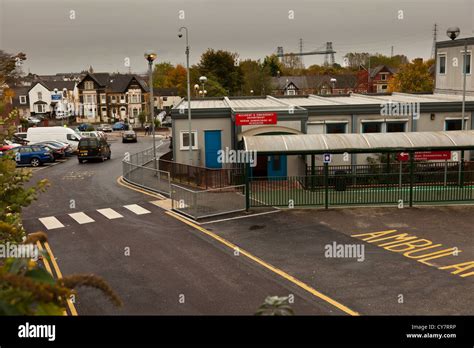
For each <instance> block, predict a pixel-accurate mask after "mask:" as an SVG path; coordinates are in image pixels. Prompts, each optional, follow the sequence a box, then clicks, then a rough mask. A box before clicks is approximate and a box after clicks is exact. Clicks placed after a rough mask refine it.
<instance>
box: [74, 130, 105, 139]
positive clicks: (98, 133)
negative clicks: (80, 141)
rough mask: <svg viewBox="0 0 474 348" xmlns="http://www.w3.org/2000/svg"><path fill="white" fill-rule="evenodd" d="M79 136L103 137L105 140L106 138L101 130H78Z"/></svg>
mask: <svg viewBox="0 0 474 348" xmlns="http://www.w3.org/2000/svg"><path fill="white" fill-rule="evenodd" d="M79 134H80V135H81V136H83V137H88V138H90V137H96V138H99V137H100V138H104V139H105V140H107V135H106V134H105V133H104V132H102V131H93V132H80V133H79Z"/></svg>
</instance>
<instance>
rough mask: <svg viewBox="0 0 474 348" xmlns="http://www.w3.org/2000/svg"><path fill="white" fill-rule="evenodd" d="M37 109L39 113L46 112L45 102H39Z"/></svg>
mask: <svg viewBox="0 0 474 348" xmlns="http://www.w3.org/2000/svg"><path fill="white" fill-rule="evenodd" d="M36 109H37V110H38V111H37V112H38V113H40V114H41V113H43V112H44V105H43V104H37V105H36Z"/></svg>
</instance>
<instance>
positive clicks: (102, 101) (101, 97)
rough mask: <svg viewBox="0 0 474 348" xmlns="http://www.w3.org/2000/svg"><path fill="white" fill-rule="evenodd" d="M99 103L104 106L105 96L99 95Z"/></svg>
mask: <svg viewBox="0 0 474 348" xmlns="http://www.w3.org/2000/svg"><path fill="white" fill-rule="evenodd" d="M100 102H101V103H102V104H105V103H106V101H105V94H101V95H100Z"/></svg>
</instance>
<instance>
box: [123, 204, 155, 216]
mask: <svg viewBox="0 0 474 348" xmlns="http://www.w3.org/2000/svg"><path fill="white" fill-rule="evenodd" d="M124 208H127V209H128V210H130V211H131V212H133V213H135V214H137V215H143V214H150V213H151V211H149V210H147V209H145V208H142V207H140V206H139V205H138V204H130V205H124Z"/></svg>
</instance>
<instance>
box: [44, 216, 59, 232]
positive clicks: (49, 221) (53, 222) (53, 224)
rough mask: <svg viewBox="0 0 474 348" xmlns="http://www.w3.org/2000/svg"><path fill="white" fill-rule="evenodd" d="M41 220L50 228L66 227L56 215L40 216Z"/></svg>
mask: <svg viewBox="0 0 474 348" xmlns="http://www.w3.org/2000/svg"><path fill="white" fill-rule="evenodd" d="M39 221H41V223H42V224H43V225H44V227H46V229H48V230H54V229H56V228H61V227H64V225H63V224H62V223H61V222H60V221H59V220H58V219H56V218H55V217H54V216H48V217H43V218H40V219H39Z"/></svg>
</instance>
